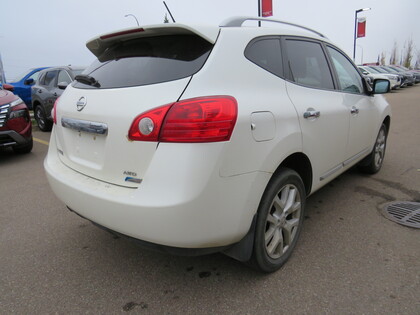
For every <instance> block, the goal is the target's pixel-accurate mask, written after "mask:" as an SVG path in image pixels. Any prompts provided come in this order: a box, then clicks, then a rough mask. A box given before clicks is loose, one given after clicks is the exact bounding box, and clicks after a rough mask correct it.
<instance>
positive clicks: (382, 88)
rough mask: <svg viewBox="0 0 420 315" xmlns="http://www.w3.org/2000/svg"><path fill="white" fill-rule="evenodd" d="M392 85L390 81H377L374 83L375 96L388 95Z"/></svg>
mask: <svg viewBox="0 0 420 315" xmlns="http://www.w3.org/2000/svg"><path fill="white" fill-rule="evenodd" d="M390 86H391V84H390V83H389V81H388V80H384V79H376V80H374V81H373V94H384V93H388V92H389V90H390Z"/></svg>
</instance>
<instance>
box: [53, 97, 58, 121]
mask: <svg viewBox="0 0 420 315" xmlns="http://www.w3.org/2000/svg"><path fill="white" fill-rule="evenodd" d="M58 100H59V98H57V99H56V100H55V102H54V107H53V109H52V112H51V116H52V118H53V122H54V124H55V125H57V102H58Z"/></svg>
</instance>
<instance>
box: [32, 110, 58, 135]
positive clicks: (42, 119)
mask: <svg viewBox="0 0 420 315" xmlns="http://www.w3.org/2000/svg"><path fill="white" fill-rule="evenodd" d="M34 116H35V120H36V122H37V124H38V127H39V129H40V130H41V131H51V129H52V125H53V124H52V121H49V120H48V119H47V115H45V110H44V108H43V107H42V106H41V105H38V106H37V107H35V111H34Z"/></svg>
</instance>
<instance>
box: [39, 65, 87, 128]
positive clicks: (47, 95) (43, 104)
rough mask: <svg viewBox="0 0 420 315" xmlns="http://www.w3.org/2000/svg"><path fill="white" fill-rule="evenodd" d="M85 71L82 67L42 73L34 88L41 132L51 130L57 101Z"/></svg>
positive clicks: (54, 69)
mask: <svg viewBox="0 0 420 315" xmlns="http://www.w3.org/2000/svg"><path fill="white" fill-rule="evenodd" d="M83 70H84V68H82V67H72V66H64V67H54V68H48V69H46V70H43V71H41V72H40V74H39V80H38V82H37V83H36V84H35V85H34V86H32V108H33V110H34V116H35V120H36V122H37V124H38V127H39V129H40V130H42V131H50V130H51V128H52V117H51V110H52V108H53V105H54V102H55V100H56V99H57V98H58V97H60V95H61V94H62V93H63V91H64V89H65V88H66V87H67V85H69V84H70V83H71V82H72V81H73V80H74V77H75V76H76V75H78V74H80V73H82V72H83Z"/></svg>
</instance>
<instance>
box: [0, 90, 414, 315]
mask: <svg viewBox="0 0 420 315" xmlns="http://www.w3.org/2000/svg"><path fill="white" fill-rule="evenodd" d="M386 98H387V100H388V101H389V102H390V103H391V105H392V110H393V117H392V120H391V130H390V135H389V139H388V147H387V152H386V157H385V162H384V165H383V168H382V170H381V171H380V172H379V173H378V174H376V175H373V176H366V175H362V174H360V173H359V172H358V171H357V169H352V170H350V171H348V172H346V173H345V174H343V175H341V176H340V177H338V178H337V179H335V180H334V181H332V182H331V183H330V184H328V185H327V186H326V187H324V188H323V189H321V190H320V191H318V192H316V193H315V194H314V195H312V196H311V197H310V198H309V199H308V202H307V209H306V216H305V223H304V229H303V231H302V234H301V238H300V240H299V243H298V245H297V247H296V249H295V252H294V253H293V255H292V257H291V259H290V260H289V261H288V262H287V264H286V265H285V266H284V267H283V268H282V269H280V270H279V271H278V272H276V273H273V274H270V275H264V274H261V273H258V272H256V271H254V270H252V269H250V268H248V267H247V266H245V265H243V264H241V263H239V262H236V261H235V260H233V259H231V258H228V257H226V256H224V255H222V254H214V255H207V256H201V257H178V256H171V255H166V254H161V253H155V252H151V251H147V250H144V249H141V248H139V247H137V246H136V245H135V244H134V243H132V242H130V241H127V240H125V239H120V238H115V237H113V236H112V235H110V234H108V233H107V232H105V231H103V230H100V229H98V228H96V227H95V226H93V225H92V224H91V223H89V222H88V221H85V220H83V219H81V218H80V217H78V216H77V215H75V214H73V213H71V212H69V211H68V210H67V209H66V207H65V205H64V204H62V203H61V202H60V201H59V200H58V199H57V198H56V197H55V196H54V194H53V193H52V191H51V189H50V187H49V185H48V183H47V179H46V177H45V174H44V170H43V159H44V157H45V155H46V152H47V149H48V141H49V136H50V133H43V132H40V131H37V130H35V131H34V137H35V143H34V148H33V151H32V153H30V154H28V155H14V154H13V153H12V152H11V151H9V150H7V151H3V152H0V187H1V189H0V314H52V313H54V314H80V313H90V314H118V313H122V314H125V313H131V314H416V315H418V314H420V229H414V228H409V227H405V226H402V225H399V224H397V223H394V222H392V221H390V220H388V219H386V218H385V217H384V216H383V215H382V214H381V213H380V210H381V209H382V207H383V205H385V204H387V203H388V202H391V201H396V200H401V201H415V202H420V140H419V139H420V123H419V121H420V85H416V86H414V87H410V88H405V89H402V90H399V91H397V92H393V93H390V94H387V95H386Z"/></svg>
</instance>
